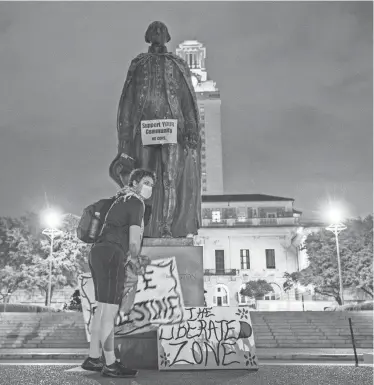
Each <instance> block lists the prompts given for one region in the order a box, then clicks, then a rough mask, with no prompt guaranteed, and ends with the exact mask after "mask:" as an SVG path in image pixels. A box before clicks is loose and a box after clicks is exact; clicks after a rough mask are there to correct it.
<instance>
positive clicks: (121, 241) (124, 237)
mask: <svg viewBox="0 0 374 385" xmlns="http://www.w3.org/2000/svg"><path fill="white" fill-rule="evenodd" d="M143 217H144V206H143V202H141V201H140V200H139V199H138V198H135V197H130V198H129V199H127V200H126V201H124V198H123V197H119V198H118V199H117V200H116V201H115V203H114V204H113V205H112V207H111V208H110V209H109V211H108V214H107V216H106V219H105V223H104V227H103V230H102V232H101V235H100V236H99V238H98V240H97V242H96V243H104V242H109V243H115V244H117V245H119V246H120V247H121V248H122V250H123V251H124V252H125V253H127V252H128V250H129V228H130V226H139V227H140V226H142V222H143Z"/></svg>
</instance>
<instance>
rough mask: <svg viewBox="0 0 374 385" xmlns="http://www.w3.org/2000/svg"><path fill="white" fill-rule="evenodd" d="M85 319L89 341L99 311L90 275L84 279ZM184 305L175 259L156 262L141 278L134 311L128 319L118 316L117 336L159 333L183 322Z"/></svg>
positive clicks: (83, 306) (82, 279)
mask: <svg viewBox="0 0 374 385" xmlns="http://www.w3.org/2000/svg"><path fill="white" fill-rule="evenodd" d="M80 292H81V298H82V310H83V317H84V320H85V325H86V333H87V339H88V340H90V334H91V333H90V330H91V329H90V328H91V323H92V317H93V314H94V311H95V306H96V302H95V298H94V287H93V282H92V278H91V274H90V273H86V274H83V275H81V276H80ZM183 315H184V302H183V295H182V289H181V284H180V281H179V276H178V271H177V264H176V261H175V258H174V257H171V258H164V259H157V260H153V261H152V262H151V264H150V265H148V266H147V268H146V270H145V272H144V274H142V275H140V276H139V277H138V283H137V286H136V293H135V299H134V304H133V307H132V309H131V311H130V313H129V314H128V315H126V317H124V315H123V314H121V313H120V310H119V312H118V315H117V317H116V327H115V335H116V336H124V335H130V334H136V333H144V332H148V331H152V330H157V328H158V326H159V325H173V324H175V323H179V322H181V321H182V320H183Z"/></svg>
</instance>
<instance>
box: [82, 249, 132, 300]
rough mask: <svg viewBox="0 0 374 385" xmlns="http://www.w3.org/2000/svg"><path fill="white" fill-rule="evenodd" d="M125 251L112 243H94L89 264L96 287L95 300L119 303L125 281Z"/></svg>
mask: <svg viewBox="0 0 374 385" xmlns="http://www.w3.org/2000/svg"><path fill="white" fill-rule="evenodd" d="M124 262H125V253H124V252H123V250H122V249H121V248H120V247H119V246H117V245H115V244H110V243H98V244H96V245H94V246H93V247H92V249H91V251H90V255H89V262H88V264H89V266H90V270H91V275H92V279H93V283H94V287H95V300H96V301H97V302H102V303H110V304H113V305H119V304H120V302H121V298H122V292H123V287H124V283H125V268H124Z"/></svg>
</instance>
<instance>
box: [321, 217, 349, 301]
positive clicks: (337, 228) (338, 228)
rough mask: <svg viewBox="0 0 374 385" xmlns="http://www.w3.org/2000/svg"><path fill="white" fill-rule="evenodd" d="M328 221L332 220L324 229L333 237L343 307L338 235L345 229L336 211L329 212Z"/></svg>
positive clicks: (342, 298)
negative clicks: (332, 234)
mask: <svg viewBox="0 0 374 385" xmlns="http://www.w3.org/2000/svg"><path fill="white" fill-rule="evenodd" d="M329 216H330V219H332V222H333V223H332V224H331V225H330V226H328V227H326V230H328V231H331V232H332V233H334V235H335V242H336V254H337V257H338V271H339V295H340V299H341V301H342V305H344V297H343V278H342V268H341V263H340V252H339V237H338V235H339V233H341V232H342V231H343V230H345V229H346V228H347V226H345V225H344V224H343V223H341V222H340V220H341V218H340V213H339V212H338V211H336V210H331V211H330V215H329Z"/></svg>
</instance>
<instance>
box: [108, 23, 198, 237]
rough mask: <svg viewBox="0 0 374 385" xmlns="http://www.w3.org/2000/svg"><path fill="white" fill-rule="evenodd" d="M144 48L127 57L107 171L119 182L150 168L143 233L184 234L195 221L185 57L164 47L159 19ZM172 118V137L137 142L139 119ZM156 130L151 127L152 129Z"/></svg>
mask: <svg viewBox="0 0 374 385" xmlns="http://www.w3.org/2000/svg"><path fill="white" fill-rule="evenodd" d="M145 41H146V42H147V43H150V44H151V45H150V47H149V49H148V53H142V54H140V55H138V56H137V57H136V58H135V59H134V60H132V62H131V65H130V68H129V70H128V73H127V78H126V81H125V85H124V87H123V91H122V95H121V98H120V102H119V108H118V116H117V131H118V154H117V156H116V158H115V159H114V161H113V162H112V164H111V165H110V176H111V177H112V178H113V179H114V180H115V181H116V183H118V184H119V185H120V186H121V187H122V186H123V185H124V184H126V181H127V178H128V175H129V172H130V171H131V170H132V169H133V168H147V169H149V170H152V171H154V172H155V173H156V176H157V183H156V186H155V189H154V193H153V194H152V198H151V202H146V203H150V204H151V207H152V216H151V218H150V221H149V223H148V225H147V226H146V229H145V233H144V234H145V236H146V237H152V238H158V237H186V236H187V235H190V234H197V229H198V228H199V227H200V224H201V187H200V186H201V169H200V152H201V141H200V126H199V111H198V107H197V101H196V95H195V91H194V88H193V85H192V81H191V72H190V69H189V67H188V65H187V63H186V62H185V61H184V60H183V59H182V58H180V57H179V56H176V55H174V54H173V53H170V52H167V48H166V46H165V44H166V43H167V42H169V41H170V35H169V32H168V29H167V27H166V25H165V24H163V23H161V22H159V21H155V22H153V23H152V24H150V26H149V27H148V29H147V31H146V34H145ZM165 119H175V120H177V140H176V143H170V142H169V143H158V144H152V145H143V139H142V135H144V133H142V130H143V129H144V125H142V124H141V123H142V121H143V122H144V121H150V120H165ZM153 132H156V131H153Z"/></svg>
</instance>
